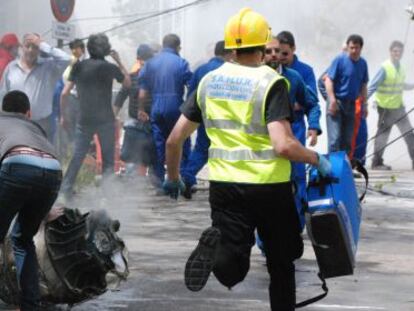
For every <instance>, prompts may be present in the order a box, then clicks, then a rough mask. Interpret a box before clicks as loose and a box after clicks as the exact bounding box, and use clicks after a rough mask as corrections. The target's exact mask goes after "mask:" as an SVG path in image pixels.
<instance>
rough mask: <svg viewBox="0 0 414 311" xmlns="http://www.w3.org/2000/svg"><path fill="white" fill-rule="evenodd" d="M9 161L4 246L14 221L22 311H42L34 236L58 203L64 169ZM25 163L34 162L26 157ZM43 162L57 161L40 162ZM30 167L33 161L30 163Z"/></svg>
mask: <svg viewBox="0 0 414 311" xmlns="http://www.w3.org/2000/svg"><path fill="white" fill-rule="evenodd" d="M13 158H14V157H10V158H6V159H5V160H4V161H3V163H2V165H1V168H0V242H1V243H2V242H3V241H4V238H5V236H6V234H7V231H8V229H9V227H10V224H11V222H12V220H13V218H14V217H15V216H16V214H17V218H16V222H15V224H14V226H13V229H12V234H11V238H12V244H13V250H14V257H15V264H16V273H17V280H18V283H19V287H20V291H21V295H20V304H21V306H20V310H22V311H26V310H40V309H39V302H40V292H39V279H38V265H37V257H36V250H35V246H34V243H33V236H34V235H35V234H36V233H37V231H38V229H39V226H40V223H41V222H42V220H43V219H44V218H45V217H46V215H47V214H48V212H49V210H50V208H51V207H52V205H53V203H54V202H55V200H56V197H57V194H58V191H59V186H60V183H61V180H62V171H61V170H60V166H58V167H56V168H57V169H48V168H45V167H47V165H46V166H44V165H42V163H40V165H36V166H35V165H33V163H31V164H24V161H20V162H21V163H13V161H12V160H11V159H13ZM23 158H24V159H29V160H30V158H34V156H31V155H25V156H24V157H23ZM36 158H37V159H36V160H41V161H42V162H45V161H46V162H47V161H55V163H57V165H58V162H57V161H56V160H53V159H45V158H38V157H36ZM27 163H30V161H27Z"/></svg>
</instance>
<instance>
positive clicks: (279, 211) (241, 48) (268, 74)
mask: <svg viewBox="0 0 414 311" xmlns="http://www.w3.org/2000/svg"><path fill="white" fill-rule="evenodd" d="M270 39H271V32H270V28H269V25H268V23H267V21H266V20H265V19H264V17H263V16H262V15H260V14H258V13H256V12H253V11H252V10H250V9H242V10H241V11H240V12H239V13H238V14H236V15H235V16H233V17H231V18H230V19H229V21H228V22H227V25H226V27H225V48H226V49H234V50H235V63H229V62H228V63H225V64H223V65H222V66H221V67H219V68H218V69H216V70H214V71H211V72H210V73H208V74H207V75H206V76H204V78H203V79H202V80H201V82H200V84H199V86H198V88H197V92H194V93H193V94H192V95H190V97H189V98H188V100H187V101H186V103H185V104H184V106H183V107H182V109H181V111H182V115H181V116H180V118H179V120H178V122H177V124H176V126H175V127H174V129H173V131H172V133H171V134H170V136H169V138H168V140H167V161H166V163H167V178H166V181H165V182H164V189H165V190H166V191H168V193H169V194H170V195H171V196H172V197H177V196H178V194H179V192H180V191H181V190H183V189H184V185H183V182H182V181H181V178H180V176H179V164H180V155H181V147H182V144H183V142H184V141H185V140H186V139H187V138H188V137H189V136H190V135H191V133H192V132H193V131H194V130H195V129H196V128H197V127H198V125H199V124H200V123H203V124H204V126H205V128H206V132H207V136H208V138H209V139H210V148H209V159H208V165H209V179H210V196H209V201H210V207H211V219H212V226H211V227H209V228H207V229H206V230H205V231H204V232H203V233H202V234H201V237H200V239H199V243H198V245H197V247H196V248H195V249H194V251H193V252H192V253H191V255H190V257H189V258H188V261H187V263H186V266H185V273H184V276H185V284H186V286H187V288H188V289H189V290H192V291H199V290H201V289H202V288H203V287H204V286H205V285H206V283H207V280H208V278H209V276H210V274H211V272H213V273H214V275H215V276H216V278H217V279H218V281H219V282H220V283H221V284H223V285H224V286H226V287H228V288H231V287H233V286H235V285H236V284H237V283H239V282H241V281H243V280H244V278H245V277H246V275H247V272H248V270H249V266H250V253H251V248H252V246H253V245H254V242H255V238H254V231H255V230H256V228H257V230H258V232H259V233H260V236H261V237H262V239H263V244H264V248H265V252H266V255H267V261H266V263H267V267H268V272H269V274H270V286H269V294H270V305H271V309H272V310H274V311H276V310H284V311H285V310H294V308H295V303H296V294H295V290H296V285H295V265H294V260H295V259H297V258H299V257H300V256H301V255H302V253H303V241H302V237H301V233H300V225H299V219H298V215H297V212H296V208H295V201H294V196H293V192H292V184H291V181H290V178H291V164H290V161H296V162H305V163H309V164H312V165H314V166H316V167H317V168H318V170H319V171H320V173H321V174H322V175H328V174H330V173H331V164H330V163H329V161H328V160H327V159H326V158H325V157H324V156H322V155H318V154H317V153H316V152H314V151H311V150H309V149H306V148H305V147H304V146H302V144H301V143H300V142H299V141H298V140H297V139H296V138H295V137H294V135H293V133H292V129H291V125H290V122H291V121H292V119H293V112H292V108H291V105H290V103H289V92H288V88H289V86H288V85H289V83H288V82H287V80H286V79H285V78H283V77H282V76H281V75H280V74H278V73H277V72H276V71H275V70H273V69H272V68H270V67H268V66H266V65H263V57H264V52H265V46H266V44H267V43H268V42H269V41H270Z"/></svg>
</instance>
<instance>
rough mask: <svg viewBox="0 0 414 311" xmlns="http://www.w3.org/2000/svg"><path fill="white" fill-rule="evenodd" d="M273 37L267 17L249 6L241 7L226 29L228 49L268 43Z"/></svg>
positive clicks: (225, 35)
mask: <svg viewBox="0 0 414 311" xmlns="http://www.w3.org/2000/svg"><path fill="white" fill-rule="evenodd" d="M271 37H272V33H271V30H270V27H269V24H268V23H267V21H266V20H265V18H264V17H263V16H262V15H260V14H259V13H256V12H253V11H252V10H251V9H249V8H244V9H241V10H240V12H239V13H238V14H236V15H234V16H233V17H231V18H230V19H229V21H228V22H227V25H226V28H225V30H224V42H225V48H226V49H242V48H248V47H254V46H262V45H266V44H267V43H269V42H270V41H271Z"/></svg>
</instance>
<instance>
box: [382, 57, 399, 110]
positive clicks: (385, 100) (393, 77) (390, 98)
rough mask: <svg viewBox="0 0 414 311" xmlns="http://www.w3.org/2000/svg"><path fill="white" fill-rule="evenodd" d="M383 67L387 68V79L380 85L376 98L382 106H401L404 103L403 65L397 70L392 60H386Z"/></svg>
mask: <svg viewBox="0 0 414 311" xmlns="http://www.w3.org/2000/svg"><path fill="white" fill-rule="evenodd" d="M382 68H384V70H385V80H384V82H383V83H381V84H380V85H379V87H378V89H377V91H376V93H375V100H376V102H377V103H378V106H379V107H381V108H385V109H397V108H400V107H401V106H402V105H403V90H404V82H405V71H404V69H403V68H402V67H401V65H400V67H399V69H398V70H397V68H396V67H395V66H394V64H393V63H392V62H391V61H390V60H387V61H386V62H384V63H383V64H382Z"/></svg>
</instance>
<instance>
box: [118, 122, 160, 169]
mask: <svg viewBox="0 0 414 311" xmlns="http://www.w3.org/2000/svg"><path fill="white" fill-rule="evenodd" d="M148 125H149V126H150V129H151V125H150V124H148ZM124 130H125V132H124V141H123V143H122V148H121V160H122V161H124V162H127V163H135V164H142V165H145V166H149V167H154V166H155V165H156V161H157V154H156V151H155V144H154V141H153V138H152V134H151V131H150V130H149V131H147V130H145V129H144V128H140V127H124Z"/></svg>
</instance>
